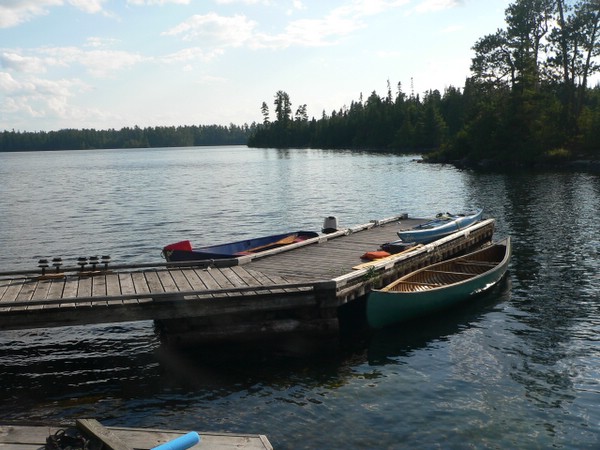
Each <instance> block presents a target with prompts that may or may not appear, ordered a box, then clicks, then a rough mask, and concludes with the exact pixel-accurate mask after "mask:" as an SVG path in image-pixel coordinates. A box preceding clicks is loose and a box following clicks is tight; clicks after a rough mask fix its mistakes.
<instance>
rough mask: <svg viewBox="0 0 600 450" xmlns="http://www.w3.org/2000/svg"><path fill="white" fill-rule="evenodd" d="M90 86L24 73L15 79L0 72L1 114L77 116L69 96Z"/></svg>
mask: <svg viewBox="0 0 600 450" xmlns="http://www.w3.org/2000/svg"><path fill="white" fill-rule="evenodd" d="M85 89H87V86H86V85H85V84H84V83H82V82H81V81H79V80H77V79H74V80H66V79H61V80H48V79H43V78H37V77H28V76H24V77H22V78H20V79H16V78H14V77H13V76H12V75H10V74H8V73H0V95H2V97H3V102H2V104H1V106H0V113H3V114H6V113H10V114H24V115H25V116H27V117H32V118H35V117H44V116H46V115H48V114H50V115H54V116H59V117H61V118H72V119H75V118H77V117H78V116H77V115H76V114H74V112H73V108H72V107H69V98H71V97H73V96H74V95H75V93H76V92H77V91H81V90H85Z"/></svg>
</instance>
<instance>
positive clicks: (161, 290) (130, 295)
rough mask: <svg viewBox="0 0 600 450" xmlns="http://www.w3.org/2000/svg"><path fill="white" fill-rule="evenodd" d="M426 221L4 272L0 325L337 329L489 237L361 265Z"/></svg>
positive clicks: (188, 339) (191, 338)
mask: <svg viewBox="0 0 600 450" xmlns="http://www.w3.org/2000/svg"><path fill="white" fill-rule="evenodd" d="M419 222H422V220H418V219H407V218H405V217H392V218H389V219H384V220H380V221H372V222H369V223H367V224H364V225H359V226H357V227H354V228H349V229H344V230H340V231H337V232H335V233H332V234H328V235H322V236H319V237H316V238H313V239H309V240H307V241H304V242H301V243H297V244H293V245H291V246H288V247H285V248H284V249H274V250H270V251H267V252H263V253H260V254H256V255H248V256H242V257H239V258H232V259H227V260H214V261H201V262H195V263H164V264H161V265H159V266H156V265H138V266H115V265H111V266H110V267H107V268H106V270H104V268H102V267H100V266H99V267H98V268H97V270H96V268H94V270H82V269H80V268H78V267H76V266H75V267H73V268H70V269H69V268H66V269H64V270H62V271H61V272H60V273H53V272H52V270H50V271H49V272H48V273H46V274H45V276H40V273H39V272H38V273H33V272H27V273H10V272H9V273H2V274H0V330H9V329H29V328H40V327H43V328H46V327H58V326H71V325H84V324H98V323H113V322H126V321H138V320H154V321H156V323H157V325H158V328H159V330H161V334H162V335H163V336H164V337H165V338H166V340H168V341H170V342H172V343H179V344H181V345H184V344H186V343H194V342H214V341H228V340H236V339H244V340H246V339H254V338H268V337H271V336H273V335H281V334H287V333H302V334H309V335H311V334H312V335H325V334H329V335H331V334H335V333H336V332H337V331H338V329H339V323H338V313H337V312H338V308H339V307H340V306H342V305H344V304H347V303H349V302H352V301H353V300H356V299H359V298H361V297H364V296H365V294H367V293H368V292H369V291H370V290H371V289H372V288H379V287H381V286H383V285H385V284H387V283H389V282H390V281H391V280H392V279H394V278H395V277H397V276H399V275H403V274H405V273H408V272H410V271H413V270H416V269H418V268H420V267H423V266H425V265H428V264H431V263H434V262H438V261H441V260H442V259H446V258H448V257H451V256H454V255H455V254H458V253H459V252H463V251H466V250H469V249H472V248H474V247H477V246H479V245H481V244H482V243H484V242H486V241H489V240H491V238H492V235H493V231H494V224H495V222H494V220H493V219H488V220H484V221H482V222H480V223H478V224H476V225H474V226H472V227H469V228H467V229H465V230H461V231H459V232H457V233H455V234H453V235H451V236H448V237H446V238H444V239H441V240H439V241H436V242H434V243H432V244H428V245H425V246H421V247H419V248H417V249H416V250H414V251H412V252H408V253H404V254H401V255H397V256H395V257H392V258H389V259H386V260H381V261H377V262H374V263H373V264H370V265H363V266H362V267H360V266H359V269H353V267H357V265H360V264H361V263H362V262H364V261H361V259H360V257H361V255H362V254H364V253H365V252H367V251H373V250H378V249H379V247H380V245H381V244H383V243H385V242H391V241H394V240H396V239H397V235H396V232H397V231H398V230H400V229H403V228H409V227H411V226H414V225H415V224H417V223H419Z"/></svg>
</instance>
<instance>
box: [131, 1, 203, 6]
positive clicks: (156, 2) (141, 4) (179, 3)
mask: <svg viewBox="0 0 600 450" xmlns="http://www.w3.org/2000/svg"><path fill="white" fill-rule="evenodd" d="M190 2H191V0H127V3H128V4H130V5H135V6H144V5H166V4H169V3H174V4H176V5H189V4H190Z"/></svg>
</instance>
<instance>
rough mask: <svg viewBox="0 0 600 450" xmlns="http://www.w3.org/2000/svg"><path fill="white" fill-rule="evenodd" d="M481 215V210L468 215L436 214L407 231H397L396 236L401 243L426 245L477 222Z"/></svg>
mask: <svg viewBox="0 0 600 450" xmlns="http://www.w3.org/2000/svg"><path fill="white" fill-rule="evenodd" d="M482 214H483V209H479V210H477V211H475V212H473V213H470V214H450V213H446V214H438V217H436V218H435V219H433V220H430V221H428V222H425V223H422V224H421V225H417V226H416V227H414V228H411V229H409V230H401V231H398V236H399V237H400V239H401V240H402V242H414V243H416V244H427V243H429V242H433V241H435V240H437V239H440V238H443V237H444V236H448V235H449V234H452V233H455V232H457V231H460V230H462V229H463V228H466V227H469V226H471V225H473V224H474V223H475V222H479V221H480V220H481V215H482Z"/></svg>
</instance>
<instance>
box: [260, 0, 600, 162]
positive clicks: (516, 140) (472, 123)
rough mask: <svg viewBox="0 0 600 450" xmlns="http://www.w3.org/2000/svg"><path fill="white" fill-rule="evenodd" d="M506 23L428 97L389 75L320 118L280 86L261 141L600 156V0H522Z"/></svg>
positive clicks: (516, 155)
mask: <svg viewBox="0 0 600 450" xmlns="http://www.w3.org/2000/svg"><path fill="white" fill-rule="evenodd" d="M505 22H506V28H505V29H499V30H497V31H495V32H493V33H492V34H489V35H487V36H483V37H482V38H480V39H479V40H478V41H477V42H475V43H474V45H473V48H472V50H473V52H474V56H473V57H472V62H471V74H470V76H469V77H468V78H467V79H466V81H465V85H464V87H462V88H457V87H448V88H447V89H445V91H444V92H443V93H440V92H439V91H437V90H430V91H428V92H425V93H424V94H423V95H422V96H420V95H418V94H417V95H415V94H414V93H413V92H410V93H408V94H407V93H405V92H404V91H403V89H402V86H401V84H400V83H399V84H398V85H397V86H395V88H394V89H392V86H391V84H390V82H389V81H388V90H387V93H386V94H385V95H383V96H382V95H379V94H377V93H376V92H372V93H371V94H370V95H369V96H368V97H367V98H366V99H364V98H362V94H361V96H360V98H359V99H358V100H356V101H353V102H352V103H351V104H350V106H344V107H342V108H340V109H339V110H337V111H332V112H331V113H330V114H327V113H326V112H325V111H324V112H323V114H322V117H321V118H320V119H318V120H317V119H314V118H313V119H312V120H309V119H308V116H307V114H306V105H305V104H304V105H301V106H299V107H298V108H297V109H296V111H295V113H294V114H292V111H293V110H292V103H291V100H290V98H289V95H288V94H287V93H286V92H285V91H278V92H277V93H276V94H275V100H274V114H273V118H272V120H271V114H270V111H269V106H268V105H267V103H266V102H263V103H262V107H261V112H262V116H263V122H262V124H260V125H258V126H257V127H256V129H255V130H254V132H253V133H252V134H251V136H250V138H249V141H248V145H249V146H255V147H266V146H268V147H314V148H351V149H384V150H392V151H410V152H414V151H418V152H426V159H429V160H433V161H458V160H461V161H466V162H468V161H477V162H481V161H493V162H494V163H496V162H509V163H511V164H515V163H519V164H521V163H522V164H527V163H533V162H540V161H548V162H555V163H556V162H560V161H562V160H574V159H591V160H595V159H598V156H599V154H600V85H598V84H596V85H595V86H592V87H591V86H589V84H590V83H589V80H590V79H591V78H592V77H593V76H594V75H595V74H598V73H599V71H600V65H599V63H598V60H599V57H600V29H599V26H600V0H517V1H515V2H513V3H511V4H510V5H509V6H508V7H507V9H506V11H505Z"/></svg>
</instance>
